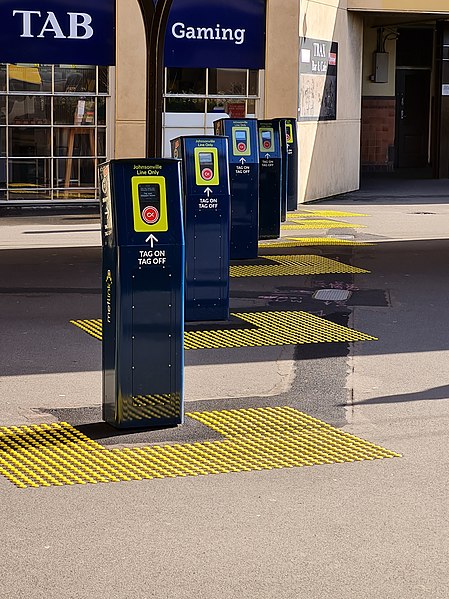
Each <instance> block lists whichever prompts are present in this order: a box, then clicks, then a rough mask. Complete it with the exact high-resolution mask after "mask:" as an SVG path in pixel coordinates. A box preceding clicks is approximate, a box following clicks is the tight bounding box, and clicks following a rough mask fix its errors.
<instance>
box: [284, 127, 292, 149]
mask: <svg viewBox="0 0 449 599" xmlns="http://www.w3.org/2000/svg"><path fill="white" fill-rule="evenodd" d="M285 134H286V136H287V143H288V144H292V143H293V125H292V124H291V123H285Z"/></svg>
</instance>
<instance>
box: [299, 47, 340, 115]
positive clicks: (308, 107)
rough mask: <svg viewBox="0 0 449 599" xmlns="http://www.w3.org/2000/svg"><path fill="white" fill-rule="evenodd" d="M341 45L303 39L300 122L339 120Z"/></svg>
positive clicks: (300, 58)
mask: <svg viewBox="0 0 449 599" xmlns="http://www.w3.org/2000/svg"><path fill="white" fill-rule="evenodd" d="M337 63H338V43H337V42H331V41H326V40H318V39H311V38H300V44H299V108H298V119H299V120H300V121H333V120H335V119H336V118H337Z"/></svg>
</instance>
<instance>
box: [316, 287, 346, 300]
mask: <svg viewBox="0 0 449 599" xmlns="http://www.w3.org/2000/svg"><path fill="white" fill-rule="evenodd" d="M351 295H352V293H351V291H347V290H346V289H319V290H318V291H315V293H314V294H313V295H312V297H313V299H316V300H321V301H322V302H344V301H346V300H348V299H349V298H350V297H351Z"/></svg>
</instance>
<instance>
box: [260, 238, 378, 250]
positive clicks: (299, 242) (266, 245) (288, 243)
mask: <svg viewBox="0 0 449 599" xmlns="http://www.w3.org/2000/svg"><path fill="white" fill-rule="evenodd" d="M320 245H322V246H332V245H335V246H353V247H357V246H364V245H374V244H372V243H367V242H363V241H353V240H352V239H338V238H332V237H284V238H282V240H279V241H272V242H270V241H260V242H259V248H260V249H270V248H290V247H307V246H320Z"/></svg>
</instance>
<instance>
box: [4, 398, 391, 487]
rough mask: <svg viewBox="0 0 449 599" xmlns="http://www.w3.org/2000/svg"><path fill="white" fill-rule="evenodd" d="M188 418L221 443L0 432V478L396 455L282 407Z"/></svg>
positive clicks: (180, 471) (195, 472) (110, 478)
mask: <svg viewBox="0 0 449 599" xmlns="http://www.w3.org/2000/svg"><path fill="white" fill-rule="evenodd" d="M188 416H190V418H193V419H195V420H197V421H199V422H201V423H202V424H205V425H206V426H208V427H209V428H211V429H213V430H214V431H216V432H219V433H220V434H222V435H224V437H225V438H224V439H223V440H221V441H214V442H202V443H199V442H198V443H186V444H183V445H180V444H175V445H153V446H150V447H128V448H122V449H118V448H117V449H106V448H105V447H103V446H102V445H100V444H99V443H97V442H96V441H93V440H92V439H90V438H89V437H87V436H86V435H83V434H82V433H80V432H79V431H78V430H77V429H76V428H74V427H72V426H71V425H69V424H67V423H64V422H62V423H56V424H42V425H32V426H20V427H16V426H12V427H0V474H1V475H3V476H5V477H6V478H7V479H8V480H9V481H10V482H12V483H13V484H15V485H16V486H17V487H19V488H22V489H25V488H28V487H51V486H64V485H75V484H81V485H85V484H88V483H93V484H94V483H109V482H120V481H131V480H143V479H153V478H166V477H170V478H175V477H184V476H199V475H208V474H225V473H231V472H247V471H251V470H272V469H275V468H294V467H299V466H315V465H321V464H335V463H344V462H359V461H364V460H375V459H382V458H392V457H401V456H400V454H398V453H395V452H393V451H390V450H388V449H384V448H383V447H380V446H379V445H374V444H373V443H370V442H368V441H364V440H363V439H360V438H358V437H356V436H354V435H350V434H348V433H345V432H343V431H341V430H339V429H337V428H334V427H333V426H330V425H329V424H326V423H325V422H322V421H320V420H317V419H316V418H312V417H311V416H308V415H307V414H304V413H302V412H299V411H298V410H296V409H294V408H290V407H273V408H250V409H241V410H224V411H214V412H194V413H192V414H188Z"/></svg>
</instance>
